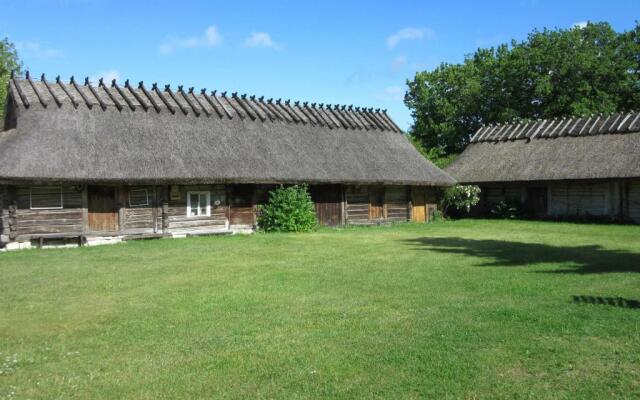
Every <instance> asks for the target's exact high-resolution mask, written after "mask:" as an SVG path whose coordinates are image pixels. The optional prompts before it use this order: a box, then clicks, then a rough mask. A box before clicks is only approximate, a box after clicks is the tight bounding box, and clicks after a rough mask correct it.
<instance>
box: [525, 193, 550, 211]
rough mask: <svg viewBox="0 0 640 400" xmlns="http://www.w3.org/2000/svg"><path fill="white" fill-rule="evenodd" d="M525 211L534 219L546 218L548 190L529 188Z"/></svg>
mask: <svg viewBox="0 0 640 400" xmlns="http://www.w3.org/2000/svg"><path fill="white" fill-rule="evenodd" d="M525 209H526V211H527V213H528V214H529V215H530V216H532V217H544V216H545V215H547V188H546V187H530V188H527V201H526V202H525Z"/></svg>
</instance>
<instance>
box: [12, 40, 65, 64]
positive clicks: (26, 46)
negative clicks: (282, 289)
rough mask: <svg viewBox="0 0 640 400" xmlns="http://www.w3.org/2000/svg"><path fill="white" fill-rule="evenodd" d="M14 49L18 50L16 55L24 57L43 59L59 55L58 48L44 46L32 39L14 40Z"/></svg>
mask: <svg viewBox="0 0 640 400" xmlns="http://www.w3.org/2000/svg"><path fill="white" fill-rule="evenodd" d="M16 50H18V55H19V56H21V57H24V58H29V57H32V58H38V59H42V60H44V59H49V58H55V57H58V56H59V55H60V52H59V51H58V50H56V49H53V48H50V47H45V46H43V45H42V44H40V43H38V42H34V41H26V42H16Z"/></svg>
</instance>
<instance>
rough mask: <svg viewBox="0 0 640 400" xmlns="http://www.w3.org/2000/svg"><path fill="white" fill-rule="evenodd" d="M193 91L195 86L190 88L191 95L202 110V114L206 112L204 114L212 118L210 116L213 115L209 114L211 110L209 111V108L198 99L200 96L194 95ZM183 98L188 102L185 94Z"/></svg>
mask: <svg viewBox="0 0 640 400" xmlns="http://www.w3.org/2000/svg"><path fill="white" fill-rule="evenodd" d="M193 90H194V88H193V86H192V87H190V88H189V94H190V95H191V97H193V99H194V100H195V101H196V103H198V106H200V108H202V112H204V114H205V115H206V116H207V117H210V116H211V113H210V112H209V110H207V108H206V107H205V106H204V104H202V102H201V101H200V99H199V98H198V96H196V95H195V94H194V93H193ZM183 96H185V100H186V95H184V93H183Z"/></svg>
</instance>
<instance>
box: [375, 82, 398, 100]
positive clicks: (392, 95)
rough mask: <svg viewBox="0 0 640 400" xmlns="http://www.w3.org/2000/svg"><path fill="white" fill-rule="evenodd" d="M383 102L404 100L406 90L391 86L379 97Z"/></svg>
mask: <svg viewBox="0 0 640 400" xmlns="http://www.w3.org/2000/svg"><path fill="white" fill-rule="evenodd" d="M377 97H378V98H379V99H381V100H393V101H402V100H403V99H404V89H403V88H402V87H401V86H389V87H387V88H385V89H384V90H383V91H382V93H379V94H378V96H377Z"/></svg>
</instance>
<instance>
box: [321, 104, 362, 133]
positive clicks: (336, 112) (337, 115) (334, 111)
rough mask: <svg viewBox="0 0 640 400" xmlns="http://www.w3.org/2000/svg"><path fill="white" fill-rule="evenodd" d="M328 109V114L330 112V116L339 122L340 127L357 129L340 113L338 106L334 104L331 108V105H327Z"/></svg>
mask: <svg viewBox="0 0 640 400" xmlns="http://www.w3.org/2000/svg"><path fill="white" fill-rule="evenodd" d="M328 107H329V112H331V115H333V116H334V117H335V119H337V120H338V122H340V125H342V126H343V127H344V129H356V128H357V127H358V126H357V125H356V124H354V123H353V121H350V120H349V119H347V118H346V117H345V116H344V115H342V114H341V113H340V106H339V105H337V104H334V105H333V107H331V105H328Z"/></svg>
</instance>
